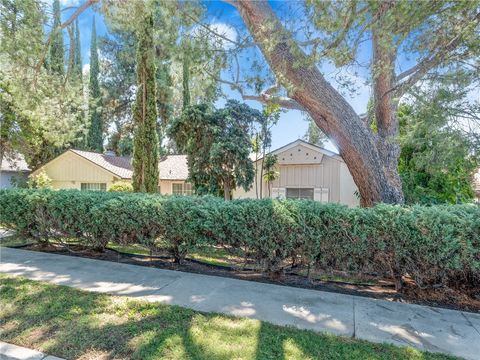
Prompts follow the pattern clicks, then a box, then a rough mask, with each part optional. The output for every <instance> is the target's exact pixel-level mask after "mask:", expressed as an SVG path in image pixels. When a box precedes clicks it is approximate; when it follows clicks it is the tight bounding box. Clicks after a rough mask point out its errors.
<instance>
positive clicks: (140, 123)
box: [133, 16, 158, 192]
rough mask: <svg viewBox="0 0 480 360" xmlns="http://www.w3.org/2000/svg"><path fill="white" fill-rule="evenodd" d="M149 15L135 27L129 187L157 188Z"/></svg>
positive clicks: (151, 34) (151, 21)
mask: <svg viewBox="0 0 480 360" xmlns="http://www.w3.org/2000/svg"><path fill="white" fill-rule="evenodd" d="M156 100H157V99H156V89H155V54H154V48H153V19H152V17H151V16H148V17H147V18H146V19H145V21H144V22H143V23H142V25H141V28H140V29H139V30H138V31H137V93H136V99H135V103H134V106H133V123H134V139H133V189H134V191H141V192H157V191H158V135H157V107H156Z"/></svg>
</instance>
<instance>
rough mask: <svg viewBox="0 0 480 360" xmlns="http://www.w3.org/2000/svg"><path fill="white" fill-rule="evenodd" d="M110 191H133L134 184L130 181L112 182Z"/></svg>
mask: <svg viewBox="0 0 480 360" xmlns="http://www.w3.org/2000/svg"><path fill="white" fill-rule="evenodd" d="M108 191H110V192H132V191H133V185H132V184H131V183H129V182H124V181H120V182H116V183H114V184H112V185H111V186H110V187H109V188H108Z"/></svg>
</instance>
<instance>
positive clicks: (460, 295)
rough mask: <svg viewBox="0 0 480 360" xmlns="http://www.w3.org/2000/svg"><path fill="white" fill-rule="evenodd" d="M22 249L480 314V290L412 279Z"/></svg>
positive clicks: (35, 247)
mask: <svg viewBox="0 0 480 360" xmlns="http://www.w3.org/2000/svg"><path fill="white" fill-rule="evenodd" d="M21 248H22V249H24V250H33V251H42V252H49V253H54V254H61V255H69V256H79V257H85V258H90V259H96V260H104V261H112V262H119V263H125V264H132V265H139V266H148V267H156V268H160V269H168V270H175V271H184V272H191V273H198V274H206V275H215V276H223V277H229V278H236V279H242V280H249V281H258V282H263V283H270V284H276V285H284V286H293V287H300V288H305V289H314V290H321V291H329V292H335V293H341V294H348V295H356V296H365V297H371V298H377V299H383V300H388V301H398V302H406V303H414V304H419V305H429V306H438V307H442V308H447V309H455V310H463V311H471V312H479V311H480V289H465V290H464V291H461V290H459V289H451V288H437V289H420V288H418V287H417V286H415V284H414V282H413V281H412V280H411V279H408V278H407V279H404V280H405V286H404V287H403V289H402V290H401V291H400V292H399V291H396V290H395V284H394V282H393V281H392V280H390V279H378V278H377V277H373V276H372V277H365V276H362V277H361V279H362V280H365V281H364V282H362V281H357V280H358V279H355V281H352V282H346V281H330V280H309V279H308V278H307V277H306V276H302V275H299V274H296V273H295V272H294V271H287V272H285V273H284V274H282V275H281V276H277V277H275V278H273V277H271V276H268V275H267V274H265V273H262V272H260V271H255V270H241V269H237V268H232V267H227V266H218V265H211V264H206V263H202V262H200V261H198V260H194V259H186V260H184V262H182V264H177V263H175V262H174V261H173V259H171V258H169V257H168V256H153V257H149V256H145V255H136V254H125V253H122V252H118V251H116V250H112V249H106V250H105V251H104V252H97V251H92V250H91V249H87V248H84V247H82V246H79V245H69V246H68V249H67V248H66V247H64V246H61V245H57V244H49V245H47V246H45V245H40V244H32V245H27V246H22V247H21ZM343 275H345V274H343ZM350 276H351V275H350ZM342 277H347V276H342Z"/></svg>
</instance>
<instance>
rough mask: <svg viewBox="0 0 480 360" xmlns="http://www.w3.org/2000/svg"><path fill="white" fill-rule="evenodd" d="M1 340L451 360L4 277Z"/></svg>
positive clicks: (259, 357)
mask: <svg viewBox="0 0 480 360" xmlns="http://www.w3.org/2000/svg"><path fill="white" fill-rule="evenodd" d="M0 295H1V296H0V306H1V307H0V309H1V310H0V339H1V340H2V341H6V342H11V343H15V344H18V345H23V346H26V347H30V348H35V349H39V350H41V351H44V352H46V353H50V354H54V355H57V356H61V357H65V358H67V359H77V358H82V359H142V360H143V359H145V360H149V359H209V360H223V359H255V360H265V359H367V358H368V359H447V358H448V357H444V356H440V355H431V354H423V353H419V352H418V351H414V350H412V349H402V348H396V347H393V346H388V345H375V344H370V343H367V342H362V341H357V340H353V339H348V338H339V337H335V336H327V335H321V334H317V333H314V332H311V331H303V330H298V329H294V328H289V327H287V328H284V327H283V328H282V327H279V326H274V325H271V324H267V323H262V322H259V321H256V320H249V319H238V318H233V317H228V316H223V315H218V314H202V313H199V312H195V311H193V310H189V309H184V308H180V307H178V306H168V305H161V304H156V303H147V302H140V301H130V300H128V299H126V298H121V297H111V296H108V295H104V294H98V293H87V292H83V291H79V290H75V289H71V288H67V287H63V286H55V285H47V284H44V283H39V282H34V281H30V280H25V279H21V278H9V277H2V276H0Z"/></svg>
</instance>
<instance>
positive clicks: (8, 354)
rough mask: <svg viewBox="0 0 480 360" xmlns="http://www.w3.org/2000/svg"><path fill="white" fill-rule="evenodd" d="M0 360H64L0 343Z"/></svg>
mask: <svg viewBox="0 0 480 360" xmlns="http://www.w3.org/2000/svg"><path fill="white" fill-rule="evenodd" d="M0 360H64V359H62V358H59V357H56V356H52V355H47V354H44V353H42V352H40V351H36V350H31V349H27V348H24V347H21V346H17V345H12V344H8V343H6V342H3V341H0Z"/></svg>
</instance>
